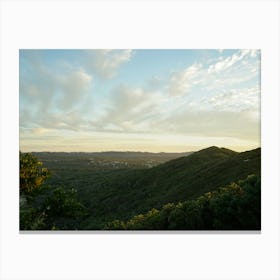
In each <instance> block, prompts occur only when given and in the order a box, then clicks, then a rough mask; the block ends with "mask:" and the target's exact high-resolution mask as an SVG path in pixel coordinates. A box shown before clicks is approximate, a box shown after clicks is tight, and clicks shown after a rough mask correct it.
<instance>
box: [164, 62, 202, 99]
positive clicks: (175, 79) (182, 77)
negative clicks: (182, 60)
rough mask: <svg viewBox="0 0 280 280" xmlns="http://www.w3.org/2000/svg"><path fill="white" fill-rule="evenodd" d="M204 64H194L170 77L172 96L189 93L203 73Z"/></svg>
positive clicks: (169, 89) (169, 90)
mask: <svg viewBox="0 0 280 280" xmlns="http://www.w3.org/2000/svg"><path fill="white" fill-rule="evenodd" d="M201 69H202V65H201V64H197V63H195V64H193V65H191V66H189V67H188V68H186V69H184V70H183V71H180V72H175V73H173V74H172V75H171V77H170V82H169V86H168V92H169V94H170V95H172V96H181V95H184V94H186V93H188V92H189V91H190V90H191V88H192V86H193V84H195V83H196V81H197V78H198V77H199V75H200V73H201Z"/></svg>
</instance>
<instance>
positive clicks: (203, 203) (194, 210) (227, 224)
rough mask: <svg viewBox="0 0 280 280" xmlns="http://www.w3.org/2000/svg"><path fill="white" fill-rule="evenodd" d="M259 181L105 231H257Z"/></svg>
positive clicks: (241, 183) (253, 177) (224, 189)
mask: <svg viewBox="0 0 280 280" xmlns="http://www.w3.org/2000/svg"><path fill="white" fill-rule="evenodd" d="M260 186H261V184H260V177H259V176H256V175H251V176H248V178H247V179H246V180H243V181H239V182H238V183H232V184H230V185H228V186H226V187H222V188H219V189H217V190H215V191H212V192H208V193H205V194H204V195H203V196H201V197H199V198H197V199H196V200H188V201H185V202H180V203H178V204H176V205H174V204H166V205H164V206H163V207H162V208H161V209H160V210H157V209H152V210H150V211H149V212H147V213H146V214H140V215H137V216H134V217H133V218H132V219H130V220H128V221H127V222H124V221H120V220H117V221H113V222H110V223H107V224H106V226H105V229H128V230H167V229H170V230H259V229H260V226H261V212H260V211H261V205H260V203H261V192H260Z"/></svg>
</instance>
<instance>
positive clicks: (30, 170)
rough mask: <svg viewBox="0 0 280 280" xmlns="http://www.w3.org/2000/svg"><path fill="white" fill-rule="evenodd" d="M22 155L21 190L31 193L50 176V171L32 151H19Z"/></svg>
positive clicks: (20, 155)
mask: <svg viewBox="0 0 280 280" xmlns="http://www.w3.org/2000/svg"><path fill="white" fill-rule="evenodd" d="M19 157H20V192H21V193H25V194H28V193H29V194H30V193H31V192H32V191H33V190H35V189H37V188H39V187H40V186H41V185H42V184H43V183H44V182H45V181H46V179H47V178H48V177H49V175H50V172H49V170H48V169H47V168H45V167H43V166H42V165H43V163H42V162H40V161H39V160H38V159H37V158H36V157H35V156H34V155H32V154H31V153H21V152H20V153H19Z"/></svg>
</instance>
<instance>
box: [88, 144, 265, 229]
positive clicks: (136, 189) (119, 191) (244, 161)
mask: <svg viewBox="0 0 280 280" xmlns="http://www.w3.org/2000/svg"><path fill="white" fill-rule="evenodd" d="M249 174H256V175H258V174H260V149H256V150H252V151H249V152H244V153H235V152H233V151H230V150H226V149H219V148H215V147H211V148H208V149H205V150H201V151H199V152H195V153H193V154H191V155H190V156H187V157H181V158H178V159H175V160H172V161H169V162H167V163H165V164H162V165H158V166H156V167H154V168H151V169H147V170H133V171H131V170H130V171H119V172H117V173H107V174H106V178H107V181H106V182H104V183H102V186H100V185H99V183H98V181H97V182H94V183H93V184H92V186H88V188H87V190H89V189H90V190H91V191H87V193H86V194H87V196H86V197H83V199H84V201H85V203H87V206H88V207H89V209H90V211H91V212H92V217H94V216H98V217H99V219H100V225H101V226H102V223H103V222H108V221H110V220H111V221H112V220H114V219H120V220H127V219H130V218H131V217H133V216H135V215H137V214H138V213H145V212H147V211H149V209H152V208H156V209H159V208H161V207H162V206H163V205H165V204H167V203H169V202H172V203H178V202H179V201H186V200H192V199H197V198H198V197H199V196H202V195H203V194H204V193H207V192H211V191H214V190H216V189H217V188H219V187H221V186H225V185H227V184H230V183H231V182H237V181H238V180H241V179H245V178H246V177H247V176H248V175H249ZM89 176H93V175H89ZM84 190H86V188H85V187H83V191H84ZM205 203H207V202H205ZM206 208H207V207H206V206H205V209H206ZM178 211H179V210H178ZM203 215H204V216H205V218H204V220H206V219H207V217H208V216H211V212H210V210H209V211H208V210H207V211H206V210H205V213H203ZM210 218H211V217H210ZM89 219H90V218H89ZM177 222H179V221H177ZM190 223H191V222H190ZM209 227H210V225H209Z"/></svg>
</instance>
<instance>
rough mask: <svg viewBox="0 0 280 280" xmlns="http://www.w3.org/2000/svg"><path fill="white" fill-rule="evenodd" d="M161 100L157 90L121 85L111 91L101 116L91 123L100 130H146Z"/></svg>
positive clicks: (161, 102)
mask: <svg viewBox="0 0 280 280" xmlns="http://www.w3.org/2000/svg"><path fill="white" fill-rule="evenodd" d="M163 102H164V99H163V98H162V95H161V94H160V93H159V92H156V91H147V90H144V89H142V88H132V87H128V86H124V85H123V86H120V87H118V88H116V89H114V90H113V91H112V92H111V98H110V99H109V100H108V101H107V105H106V110H105V111H104V114H103V116H102V117H100V118H99V119H97V120H96V121H93V122H91V123H92V125H93V126H94V127H95V128H96V129H97V130H101V131H118V132H125V131H126V132H140V131H147V130H149V129H150V120H151V119H153V118H154V117H155V116H156V115H157V114H158V110H159V108H160V106H161V104H163Z"/></svg>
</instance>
